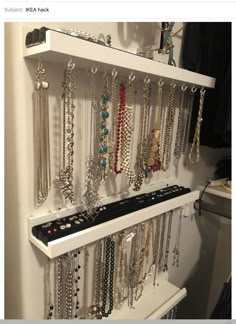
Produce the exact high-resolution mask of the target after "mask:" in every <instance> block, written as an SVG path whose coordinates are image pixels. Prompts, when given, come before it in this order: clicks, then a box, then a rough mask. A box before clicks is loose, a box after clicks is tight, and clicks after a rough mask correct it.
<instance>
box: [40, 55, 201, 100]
mask: <svg viewBox="0 0 236 324" xmlns="http://www.w3.org/2000/svg"><path fill="white" fill-rule="evenodd" d="M41 66H42V58H41V57H40V58H39V63H38V69H40V67H41ZM67 68H69V69H74V68H75V63H74V62H73V61H72V59H69V61H68V63H67ZM90 72H91V73H92V74H94V75H95V74H96V73H97V72H98V68H97V67H94V66H93V67H92V68H91V69H90ZM111 75H112V78H113V79H116V78H117V76H118V71H117V70H116V69H115V68H114V69H113V70H112V72H111ZM107 76H108V73H107V72H104V75H103V78H104V79H106V78H107ZM135 79H136V77H135V75H134V73H133V72H131V73H130V75H129V82H134V81H135ZM144 82H145V83H146V84H149V83H150V82H151V79H150V78H149V77H148V76H146V77H145V79H144ZM163 85H164V81H163V80H162V79H160V80H159V81H158V86H159V87H163ZM170 86H172V87H174V88H175V87H176V83H174V81H172V82H171V84H170ZM187 89H188V86H187V85H186V84H185V83H183V84H182V86H181V90H182V91H186V90H187ZM197 89H198V88H197V87H195V85H193V86H192V88H191V92H192V93H195V92H196V91H197ZM205 91H206V90H205V89H204V87H202V88H201V89H200V93H201V94H204V93H205Z"/></svg>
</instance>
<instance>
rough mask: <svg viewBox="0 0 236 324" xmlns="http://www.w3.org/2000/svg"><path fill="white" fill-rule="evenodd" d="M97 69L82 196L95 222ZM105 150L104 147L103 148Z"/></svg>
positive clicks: (98, 182) (91, 218) (92, 81)
mask: <svg viewBox="0 0 236 324" xmlns="http://www.w3.org/2000/svg"><path fill="white" fill-rule="evenodd" d="M96 72H97V69H92V70H91V108H90V127H89V134H90V144H89V155H88V157H87V163H86V164H87V170H86V171H87V172H86V180H85V191H84V193H83V196H82V202H83V205H84V207H85V210H86V215H87V217H88V220H92V221H93V220H94V218H95V217H96V215H97V212H98V208H99V206H100V204H99V194H98V190H99V185H100V171H101V169H100V166H99V165H98V163H97V162H96V161H95V156H94V142H95V131H96V127H95V116H94V115H95V113H96V101H95V99H94V98H95V94H94V92H95V74H96ZM101 149H104V146H103V147H102V146H101Z"/></svg>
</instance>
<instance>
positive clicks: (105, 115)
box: [98, 80, 111, 181]
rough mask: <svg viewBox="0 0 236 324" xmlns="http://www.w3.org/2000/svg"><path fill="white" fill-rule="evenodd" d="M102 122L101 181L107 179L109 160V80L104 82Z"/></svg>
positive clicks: (100, 146) (100, 149) (100, 148)
mask: <svg viewBox="0 0 236 324" xmlns="http://www.w3.org/2000/svg"><path fill="white" fill-rule="evenodd" d="M101 98H102V102H101V109H102V111H101V117H102V119H101V123H100V145H99V150H98V152H99V163H100V166H101V169H102V174H101V181H104V180H106V178H107V161H108V156H107V154H108V135H109V130H108V128H107V119H108V117H109V112H108V111H107V110H108V108H109V104H108V103H109V101H110V98H111V96H110V93H109V90H108V80H106V82H105V84H104V91H103V94H102V96H101Z"/></svg>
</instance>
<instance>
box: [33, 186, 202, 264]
mask: <svg viewBox="0 0 236 324" xmlns="http://www.w3.org/2000/svg"><path fill="white" fill-rule="evenodd" d="M198 197H199V191H192V192H189V193H187V194H185V195H182V196H179V197H176V198H173V199H169V200H167V201H164V202H162V203H159V204H156V205H153V206H150V207H147V208H143V209H141V210H139V211H136V212H133V213H130V214H127V215H124V216H121V217H119V218H116V219H114V220H111V221H108V222H105V223H103V224H100V225H97V226H94V227H91V228H88V229H85V230H83V231H81V232H77V233H74V234H71V235H68V236H65V237H63V238H60V239H58V240H54V241H52V242H49V243H48V247H47V248H46V249H45V246H43V248H42V244H39V240H38V239H36V238H35V237H34V236H33V235H32V227H33V226H34V225H35V220H34V219H32V217H29V218H28V230H29V240H30V241H31V242H32V243H35V245H36V246H37V247H38V248H39V249H40V250H41V251H42V252H44V253H45V254H46V255H47V256H48V257H49V258H55V257H57V256H59V255H61V254H64V253H66V252H69V251H72V250H74V249H77V248H80V247H82V246H84V245H88V244H90V243H92V242H95V241H97V240H99V239H101V238H103V237H105V236H108V235H111V234H114V233H117V232H119V231H121V230H123V229H125V228H128V227H130V226H133V225H135V224H138V223H141V222H143V221H146V220H148V219H151V218H153V217H155V216H158V215H161V214H162V213H165V212H167V211H169V210H172V209H175V208H177V207H180V206H183V205H185V204H188V203H190V202H193V201H195V200H196V199H198ZM58 215H59V213H56V215H54V217H56V218H57V217H58ZM52 216H53V215H49V219H48V220H46V218H45V216H42V218H43V219H44V222H45V221H50V220H52ZM39 219H40V218H39V217H38V218H37V221H39ZM38 224H40V223H38Z"/></svg>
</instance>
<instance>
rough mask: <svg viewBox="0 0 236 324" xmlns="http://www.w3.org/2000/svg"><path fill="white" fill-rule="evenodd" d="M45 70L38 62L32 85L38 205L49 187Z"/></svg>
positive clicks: (36, 198) (47, 85)
mask: <svg viewBox="0 0 236 324" xmlns="http://www.w3.org/2000/svg"><path fill="white" fill-rule="evenodd" d="M48 88H49V83H48V81H47V77H46V72H45V69H44V67H43V64H42V62H41V61H40V62H39V65H38V68H37V71H36V81H35V85H34V89H35V91H34V100H35V105H34V106H35V109H34V134H35V171H36V172H35V174H36V176H35V193H36V196H35V206H36V207H39V206H41V205H42V204H43V202H44V201H45V200H46V199H47V196H48V192H49V190H50V188H51V166H50V139H49V110H48Z"/></svg>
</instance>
